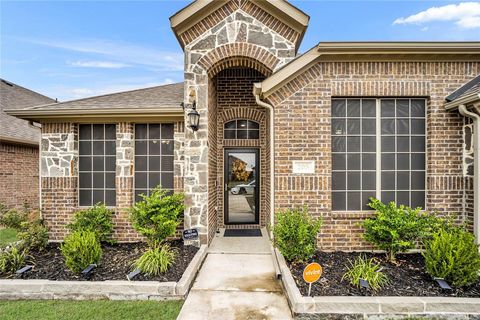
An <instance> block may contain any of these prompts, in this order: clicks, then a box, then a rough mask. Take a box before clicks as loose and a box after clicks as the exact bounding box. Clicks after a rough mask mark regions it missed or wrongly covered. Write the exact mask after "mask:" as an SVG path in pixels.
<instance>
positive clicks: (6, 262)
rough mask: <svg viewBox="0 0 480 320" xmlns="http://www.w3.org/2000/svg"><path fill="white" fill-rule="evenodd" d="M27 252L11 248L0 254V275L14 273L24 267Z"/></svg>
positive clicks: (15, 247)
mask: <svg viewBox="0 0 480 320" xmlns="http://www.w3.org/2000/svg"><path fill="white" fill-rule="evenodd" d="M27 257H28V256H27V251H26V250H23V249H20V248H18V247H17V246H13V247H11V248H9V249H8V250H5V251H3V252H0V274H5V273H14V272H15V271H17V270H18V269H20V268H22V267H24V266H25V262H26V260H27Z"/></svg>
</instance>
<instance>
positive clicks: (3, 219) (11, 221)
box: [0, 209, 28, 229]
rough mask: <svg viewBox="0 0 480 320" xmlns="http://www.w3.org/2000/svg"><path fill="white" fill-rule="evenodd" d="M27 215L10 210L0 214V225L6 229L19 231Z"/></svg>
mask: <svg viewBox="0 0 480 320" xmlns="http://www.w3.org/2000/svg"><path fill="white" fill-rule="evenodd" d="M27 218H28V214H27V213H26V212H24V211H20V210H17V209H10V210H7V211H5V210H4V211H3V212H1V213H0V224H1V225H3V226H4V227H7V228H13V229H20V227H21V225H22V222H26V221H27Z"/></svg>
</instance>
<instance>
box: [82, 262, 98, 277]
mask: <svg viewBox="0 0 480 320" xmlns="http://www.w3.org/2000/svg"><path fill="white" fill-rule="evenodd" d="M96 267H97V265H96V264H89V265H88V267H86V268H85V269H84V270H83V271H82V275H83V276H84V277H85V278H89V277H91V276H92V273H93V272H92V271H93V269H95V268H96Z"/></svg>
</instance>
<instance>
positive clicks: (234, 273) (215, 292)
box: [177, 230, 292, 320]
mask: <svg viewBox="0 0 480 320" xmlns="http://www.w3.org/2000/svg"><path fill="white" fill-rule="evenodd" d="M262 233H263V237H230V238H224V237H223V231H222V232H221V233H220V234H217V237H215V239H214V240H213V242H212V244H211V246H210V248H209V254H208V255H207V257H206V259H205V262H204V264H203V266H202V268H201V269H200V271H199V274H198V276H197V279H196V280H195V282H194V284H193V287H192V289H191V290H190V293H189V295H188V297H187V300H186V301H185V304H184V305H183V308H182V311H181V312H180V315H179V316H178V318H177V319H182V320H192V319H198V320H201V319H222V320H234V319H238V320H240V319H241V320H257V319H258V320H260V319H279V320H288V319H292V316H291V312H290V308H289V307H288V303H287V300H286V299H285V297H284V296H283V292H282V288H281V286H280V281H278V280H276V279H275V269H274V265H273V259H272V255H271V251H270V245H269V243H268V238H267V235H266V232H265V230H262Z"/></svg>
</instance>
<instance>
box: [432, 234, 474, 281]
mask: <svg viewBox="0 0 480 320" xmlns="http://www.w3.org/2000/svg"><path fill="white" fill-rule="evenodd" d="M424 246H425V251H424V252H423V257H424V258H425V267H426V269H427V272H428V273H429V274H430V275H431V276H432V277H436V278H443V279H445V280H447V281H449V282H450V283H452V284H453V285H455V286H457V287H463V286H468V285H471V284H473V283H475V282H476V281H477V280H478V277H479V272H480V253H479V252H478V246H477V245H476V244H475V237H474V235H473V234H471V233H470V232H468V231H466V230H464V229H462V228H459V227H457V228H455V229H453V230H448V231H447V230H440V231H439V232H438V233H436V234H434V235H433V236H432V238H431V239H429V240H427V241H425V242H424Z"/></svg>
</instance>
